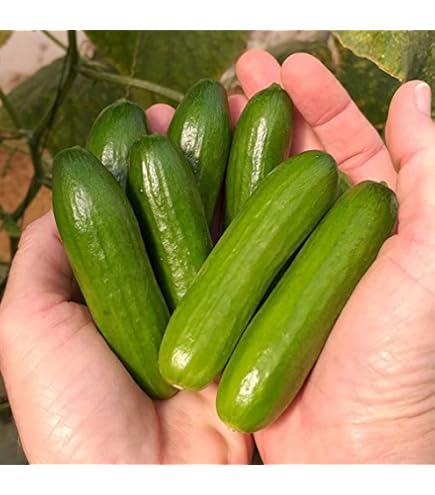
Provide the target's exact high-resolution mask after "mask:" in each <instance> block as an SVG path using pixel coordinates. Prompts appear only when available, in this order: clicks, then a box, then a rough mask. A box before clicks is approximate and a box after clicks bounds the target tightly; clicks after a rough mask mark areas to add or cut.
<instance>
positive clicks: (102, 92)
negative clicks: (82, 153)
mask: <svg viewBox="0 0 435 495" xmlns="http://www.w3.org/2000/svg"><path fill="white" fill-rule="evenodd" d="M62 64H63V59H58V60H55V61H54V62H52V63H51V64H49V65H47V66H45V67H43V68H42V69H41V70H39V71H38V72H37V73H36V74H34V75H33V76H32V77H30V78H29V79H27V80H26V81H24V82H23V83H22V84H20V85H19V86H18V87H17V88H15V89H14V90H13V91H12V92H11V93H10V94H9V98H10V101H11V103H12V105H14V107H15V108H16V109H17V111H18V112H19V114H20V117H21V120H22V121H23V124H24V125H25V126H26V128H29V129H33V128H34V127H35V126H36V125H37V124H38V123H39V122H40V120H41V118H42V116H43V115H44V114H45V112H46V111H47V109H48V108H49V107H50V105H51V104H52V103H53V101H54V98H55V96H56V91H57V87H58V83H59V77H60V72H61V69H62ZM122 94H123V89H122V88H121V87H120V86H118V85H115V84H113V83H108V82H103V81H94V80H92V79H88V78H86V77H84V76H81V75H78V76H77V78H76V79H75V81H74V84H73V85H72V87H71V88H70V90H69V92H68V95H67V97H66V98H65V100H64V102H63V104H62V105H61V107H60V108H59V110H58V112H57V116H56V118H55V120H54V122H53V125H52V127H51V129H50V131H49V134H48V141H47V148H48V149H49V150H50V151H51V152H52V153H56V152H57V151H59V150H61V149H63V148H65V147H66V146H73V145H76V144H79V145H84V144H85V142H86V138H87V135H88V132H89V129H90V127H91V125H92V123H93V121H94V120H95V118H96V116H97V115H98V113H99V112H100V111H101V109H102V108H104V107H105V106H106V105H108V104H109V103H112V102H113V101H114V100H115V99H117V98H119V97H120V96H122ZM0 128H3V129H10V128H13V125H12V123H11V121H10V120H9V117H8V115H7V113H6V111H5V110H4V109H3V108H0Z"/></svg>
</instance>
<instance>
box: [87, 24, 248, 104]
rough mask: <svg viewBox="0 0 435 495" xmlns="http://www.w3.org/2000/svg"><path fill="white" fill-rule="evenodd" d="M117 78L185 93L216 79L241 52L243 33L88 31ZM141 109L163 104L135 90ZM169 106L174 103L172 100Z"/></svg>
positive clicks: (244, 41) (153, 97)
mask: <svg viewBox="0 0 435 495" xmlns="http://www.w3.org/2000/svg"><path fill="white" fill-rule="evenodd" d="M86 34H87V35H88V37H89V38H90V40H91V41H92V42H93V43H94V45H95V46H96V48H97V49H98V51H99V52H100V53H101V54H102V55H103V56H104V57H105V58H106V59H107V60H108V61H109V62H110V63H111V64H112V65H113V66H114V67H116V69H118V71H119V72H120V73H121V74H124V75H129V76H133V77H136V78H139V79H145V80H148V81H151V82H153V83H157V84H160V85H163V86H165V87H169V88H171V89H175V90H178V91H180V92H184V91H186V90H187V89H188V88H189V87H190V86H191V85H192V84H193V83H194V82H196V81H197V80H198V79H200V78H203V77H211V78H220V76H221V75H222V74H223V72H224V71H225V69H227V68H228V67H229V66H230V65H231V64H232V63H233V62H234V61H235V60H236V58H237V57H238V55H239V54H240V53H241V52H242V51H243V49H244V48H245V46H246V39H247V35H248V33H247V32H245V31H86ZM134 94H135V96H136V98H137V99H138V100H139V101H140V102H141V103H142V104H143V105H144V106H145V105H149V104H150V103H153V102H155V101H166V100H165V99H164V98H162V97H161V96H157V95H155V94H152V93H149V92H147V91H143V90H140V91H137V90H134ZM172 103H173V102H172Z"/></svg>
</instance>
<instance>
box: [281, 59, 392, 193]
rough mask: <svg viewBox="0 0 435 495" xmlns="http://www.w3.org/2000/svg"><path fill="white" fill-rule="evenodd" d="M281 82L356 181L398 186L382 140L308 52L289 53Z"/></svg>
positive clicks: (320, 64) (319, 135)
mask: <svg viewBox="0 0 435 495" xmlns="http://www.w3.org/2000/svg"><path fill="white" fill-rule="evenodd" d="M281 79H282V82H283V85H284V87H285V89H286V90H287V91H288V93H289V95H290V97H291V98H292V100H293V102H294V104H295V105H296V107H297V108H298V110H299V111H300V112H301V114H302V116H303V117H304V119H305V120H306V121H307V123H308V124H309V125H310V126H311V127H312V129H313V130H314V131H315V133H316V134H317V136H318V138H319V139H320V141H321V143H322V144H323V147H324V149H325V150H326V151H327V152H329V153H331V155H333V156H334V158H335V159H336V160H337V162H338V164H339V165H340V167H341V168H342V170H344V171H345V172H346V173H348V174H349V176H350V177H351V179H352V180H353V181H354V182H359V181H361V180H365V179H373V180H378V181H381V180H383V181H385V182H387V183H388V184H389V186H390V187H393V188H395V185H396V173H395V170H394V167H393V165H392V162H391V159H390V157H389V154H388V151H387V149H386V147H385V146H384V143H383V141H382V139H381V137H380V136H379V134H378V132H377V131H376V130H375V128H374V127H373V126H372V125H371V124H370V123H369V122H368V120H367V119H366V118H365V117H364V116H363V114H362V113H361V112H360V111H359V109H358V108H357V106H356V105H355V103H354V102H353V101H352V100H351V98H350V96H349V94H348V93H347V92H346V90H345V89H344V88H343V87H342V86H341V84H340V83H339V82H338V81H337V80H336V78H335V77H334V75H333V74H332V73H331V72H329V70H328V69H327V68H326V67H325V66H324V65H323V64H322V63H321V62H319V60H317V59H316V58H315V57H313V56H311V55H308V54H305V53H296V54H293V55H290V56H289V57H288V58H287V59H286V61H285V62H284V64H283V66H282V70H281Z"/></svg>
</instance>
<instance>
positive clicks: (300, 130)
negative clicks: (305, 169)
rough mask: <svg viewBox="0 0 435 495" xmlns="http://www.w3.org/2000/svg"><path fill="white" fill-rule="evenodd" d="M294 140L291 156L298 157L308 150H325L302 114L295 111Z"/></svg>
mask: <svg viewBox="0 0 435 495" xmlns="http://www.w3.org/2000/svg"><path fill="white" fill-rule="evenodd" d="M293 112H294V125H293V139H292V143H291V147H290V155H297V154H298V153H302V152H303V151H307V150H323V145H322V143H321V142H320V139H319V138H318V137H317V136H316V133H315V132H314V131H313V129H311V127H310V126H309V125H308V123H307V122H306V120H305V119H304V118H303V117H302V115H301V113H300V112H299V111H298V110H297V109H296V108H295V109H294V111H293Z"/></svg>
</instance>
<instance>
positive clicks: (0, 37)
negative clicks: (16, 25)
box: [0, 31, 13, 46]
mask: <svg viewBox="0 0 435 495" xmlns="http://www.w3.org/2000/svg"><path fill="white" fill-rule="evenodd" d="M12 32H13V31H0V46H2V45H4V44H5V43H6V41H8V39H9V38H10V36H11V34H12Z"/></svg>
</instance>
